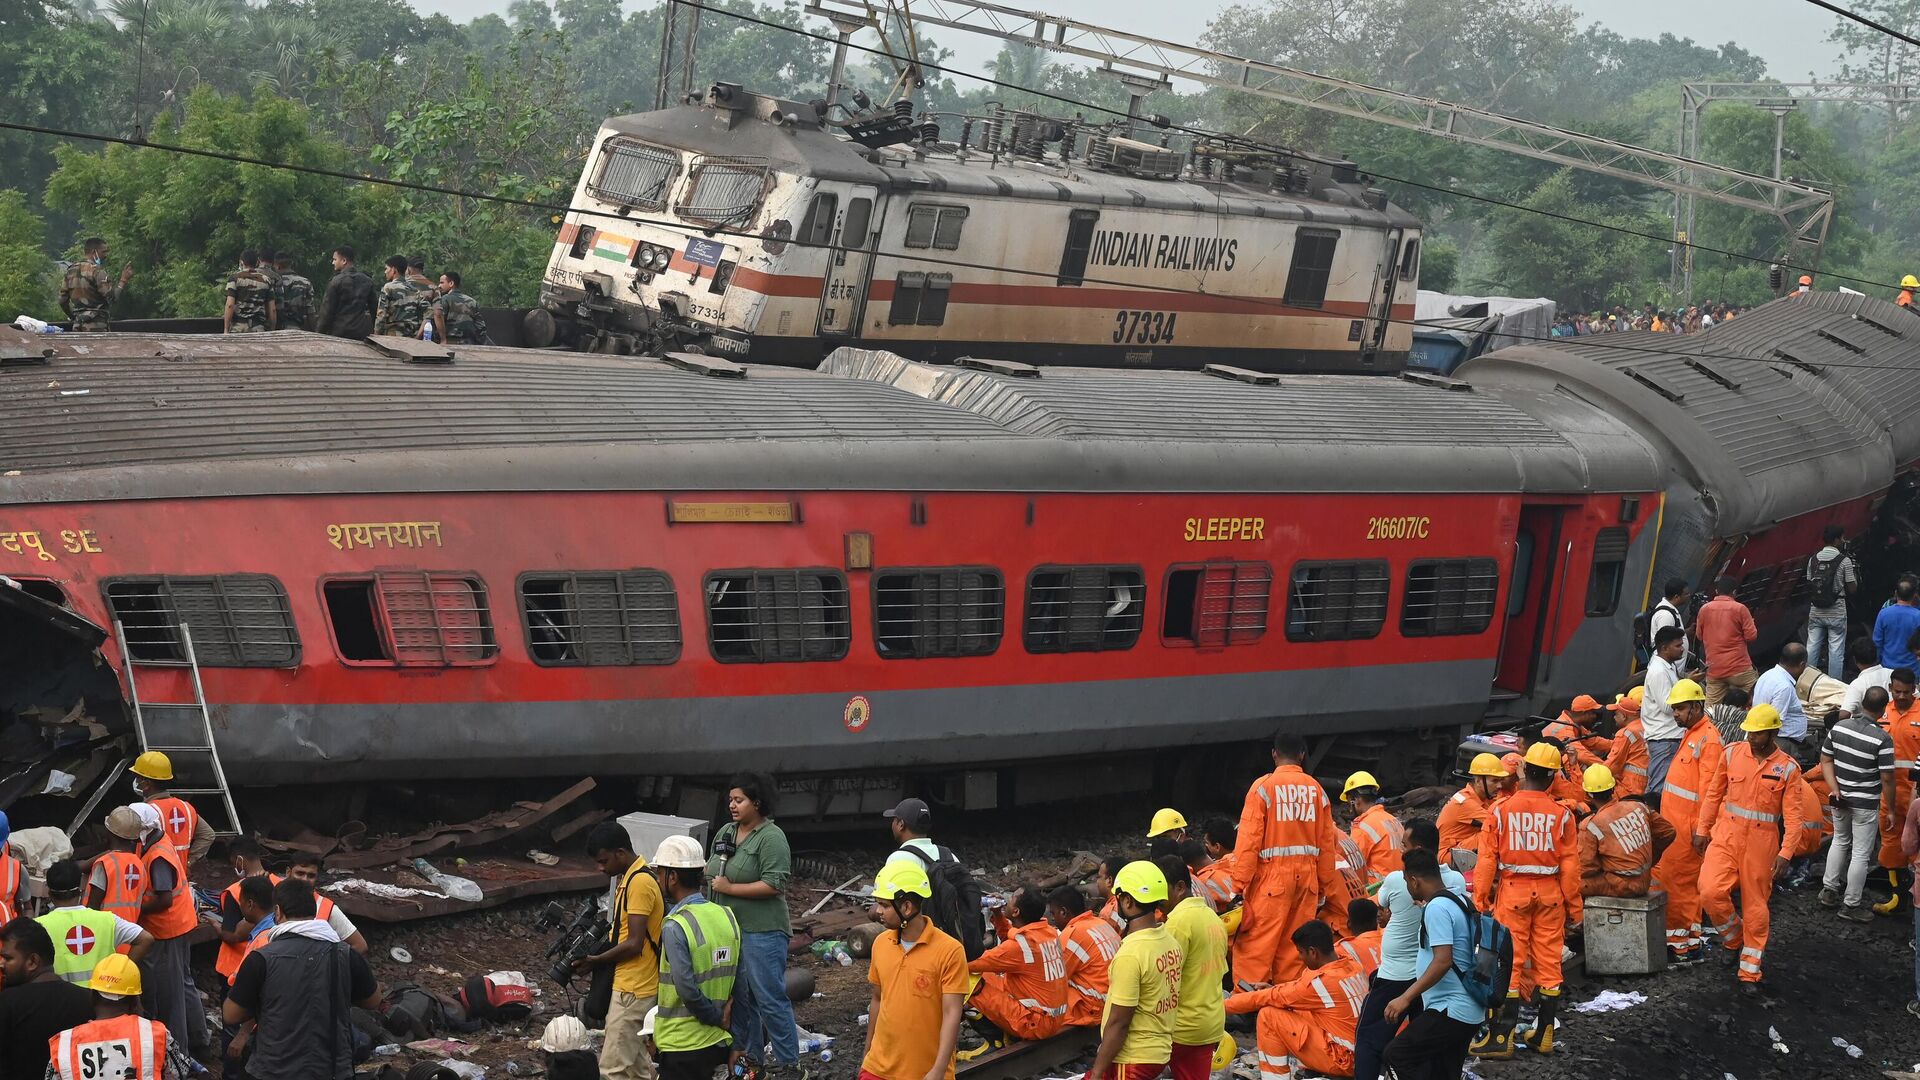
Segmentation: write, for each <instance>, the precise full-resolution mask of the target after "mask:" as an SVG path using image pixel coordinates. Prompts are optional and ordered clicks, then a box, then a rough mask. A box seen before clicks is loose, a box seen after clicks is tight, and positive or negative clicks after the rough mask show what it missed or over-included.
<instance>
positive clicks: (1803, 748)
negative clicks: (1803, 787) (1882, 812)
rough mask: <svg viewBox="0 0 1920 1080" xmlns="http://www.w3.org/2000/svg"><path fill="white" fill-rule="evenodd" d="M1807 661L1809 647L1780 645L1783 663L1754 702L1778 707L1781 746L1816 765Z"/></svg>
mask: <svg viewBox="0 0 1920 1080" xmlns="http://www.w3.org/2000/svg"><path fill="white" fill-rule="evenodd" d="M1915 610H1916V611H1920V609H1915ZM1807 661H1808V653H1807V647H1806V646H1805V645H1802V644H1800V643H1799V642H1797V641H1789V642H1787V643H1786V644H1785V645H1782V646H1781V647H1780V662H1779V663H1778V664H1775V665H1774V666H1773V667H1770V668H1768V669H1767V673H1766V674H1765V675H1762V676H1760V678H1759V679H1758V680H1756V681H1755V682H1754V684H1753V704H1755V705H1760V704H1763V703H1764V704H1767V705H1771V706H1773V707H1774V708H1775V709H1777V710H1779V713H1780V735H1779V739H1780V745H1781V748H1782V749H1784V750H1786V752H1787V753H1789V754H1791V755H1793V757H1794V758H1795V759H1796V760H1798V761H1799V762H1800V764H1801V765H1802V766H1805V765H1806V764H1807V763H1808V760H1809V759H1811V760H1812V761H1813V763H1814V764H1816V765H1817V764H1818V763H1819V761H1820V756H1819V748H1818V747H1813V746H1809V745H1808V743H1807V712H1806V710H1805V709H1803V708H1801V707H1800V675H1801V673H1803V672H1805V671H1806V670H1807ZM1809 751H1811V752H1809Z"/></svg>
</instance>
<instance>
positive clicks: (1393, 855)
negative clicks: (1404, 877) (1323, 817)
mask: <svg viewBox="0 0 1920 1080" xmlns="http://www.w3.org/2000/svg"><path fill="white" fill-rule="evenodd" d="M1349 835H1351V836H1352V837H1353V843H1354V846H1355V847H1357V848H1359V849H1360V855H1361V857H1362V859H1363V861H1364V862H1365V864H1366V882H1367V885H1368V886H1370V887H1371V886H1374V885H1378V884H1380V879H1381V878H1384V877H1386V876H1387V875H1388V874H1391V873H1393V872H1394V871H1395V870H1398V869H1400V860H1401V857H1402V853H1404V852H1405V851H1406V848H1407V830H1406V826H1404V825H1401V824H1400V819H1399V818H1397V817H1394V816H1393V815H1392V814H1391V813H1389V812H1388V811H1387V808H1386V807H1384V806H1372V807H1369V808H1368V809H1367V812H1366V813H1364V814H1361V815H1360V816H1359V817H1357V818H1354V819H1353V829H1352V831H1351V833H1350V834H1349Z"/></svg>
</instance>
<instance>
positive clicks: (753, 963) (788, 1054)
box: [733, 930, 800, 1065]
mask: <svg viewBox="0 0 1920 1080" xmlns="http://www.w3.org/2000/svg"><path fill="white" fill-rule="evenodd" d="M733 993H734V1002H733V1038H734V1045H736V1046H738V1047H740V1049H741V1050H743V1051H745V1052H746V1054H747V1056H748V1057H751V1058H753V1059H754V1060H756V1061H758V1060H760V1056H761V1054H763V1053H764V1052H765V1049H766V1045H767V1043H769V1042H771V1043H773V1061H774V1063H778V1064H781V1065H794V1064H797V1063H799V1061H800V1034H799V1032H798V1031H797V1030H796V1029H795V1027H794V1023H793V1002H791V1001H788V1000H787V935H786V934H783V933H781V932H779V931H778V930H761V931H757V932H755V933H751V934H746V935H744V940H743V941H742V942H741V945H740V974H739V978H738V979H737V980H736V982H735V985H734V990H733Z"/></svg>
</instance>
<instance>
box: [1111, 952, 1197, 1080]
mask: <svg viewBox="0 0 1920 1080" xmlns="http://www.w3.org/2000/svg"><path fill="white" fill-rule="evenodd" d="M1180 965H1181V955H1180V943H1179V942H1177V941H1175V940H1174V939H1173V935H1172V934H1169V933H1167V928H1166V927H1164V926H1153V927H1148V928H1146V929H1143V930H1135V931H1134V932H1132V933H1130V934H1128V935H1127V936H1126V937H1124V938H1122V939H1121V940H1120V949H1119V951H1118V952H1115V953H1114V954H1113V962H1112V963H1111V964H1109V965H1108V966H1107V1006H1106V1011H1105V1012H1103V1013H1102V1014H1101V1016H1100V1028H1101V1030H1102V1031H1104V1030H1106V1026H1107V1019H1108V1017H1109V1016H1110V1015H1111V1014H1112V1012H1113V1007H1114V1006H1116V1005H1131V1006H1133V1022H1132V1023H1131V1024H1130V1025H1129V1026H1128V1028H1127V1041H1126V1042H1125V1043H1123V1044H1122V1045H1121V1047H1120V1053H1119V1055H1118V1056H1116V1057H1115V1058H1114V1062H1115V1063H1116V1064H1120V1065H1165V1064H1167V1063H1168V1062H1169V1061H1171V1060H1172V1059H1173V1017H1174V1013H1175V1012H1177V1011H1179V1008H1180Z"/></svg>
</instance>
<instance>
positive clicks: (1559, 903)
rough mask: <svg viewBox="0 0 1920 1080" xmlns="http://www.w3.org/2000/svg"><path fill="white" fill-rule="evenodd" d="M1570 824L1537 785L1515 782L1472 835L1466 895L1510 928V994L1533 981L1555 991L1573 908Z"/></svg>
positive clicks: (1576, 867) (1574, 847)
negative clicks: (1476, 837) (1474, 845)
mask: <svg viewBox="0 0 1920 1080" xmlns="http://www.w3.org/2000/svg"><path fill="white" fill-rule="evenodd" d="M1576 829H1577V826H1576V825H1575V823H1574V819H1573V811H1571V810H1569V809H1567V808H1566V807H1565V806H1564V805H1562V804H1561V803H1560V802H1559V801H1558V800H1556V799H1555V798H1553V797H1552V796H1551V795H1549V794H1547V793H1546V792H1544V791H1530V790H1527V789H1526V788H1522V789H1520V790H1519V791H1516V792H1514V793H1513V794H1512V795H1511V796H1509V797H1507V798H1506V799H1503V800H1501V802H1500V806H1499V808H1498V811H1497V812H1496V813H1495V814H1494V815H1493V817H1492V818H1490V819H1489V820H1488V821H1487V828H1486V831H1485V832H1484V833H1482V834H1481V836H1480V862H1479V864H1478V865H1476V866H1475V867H1474V875H1473V902H1474V905H1475V906H1476V907H1478V908H1479V909H1480V910H1481V911H1488V912H1492V913H1493V914H1494V915H1495V916H1496V917H1497V918H1499V920H1500V922H1501V923H1502V924H1503V925H1505V926H1506V928H1507V929H1508V930H1509V931H1511V932H1512V934H1513V966H1514V972H1513V989H1512V991H1511V992H1510V996H1518V997H1522V998H1524V997H1526V996H1527V993H1528V991H1530V990H1532V989H1534V988H1535V987H1538V988H1539V989H1540V990H1541V991H1542V992H1543V993H1548V994H1558V993H1559V992H1560V952H1561V949H1562V948H1563V947H1564V946H1565V944H1566V940H1567V924H1568V923H1569V922H1578V921H1580V914H1581V904H1580V850H1579V842H1578V841H1577V840H1576V839H1575V830H1576ZM1496 869H1497V872H1496ZM1496 882H1497V883H1498V888H1497V889H1496V887H1495V883H1496Z"/></svg>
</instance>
